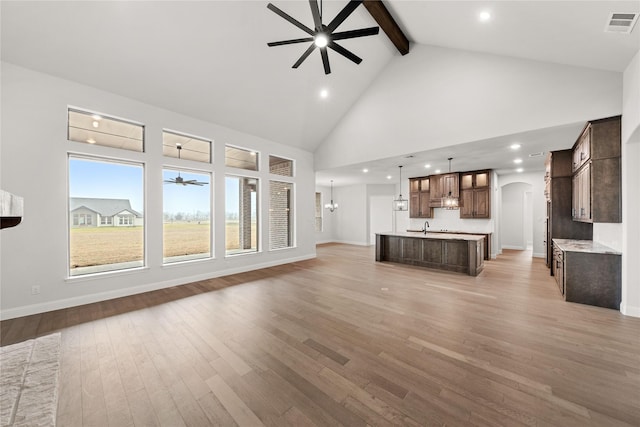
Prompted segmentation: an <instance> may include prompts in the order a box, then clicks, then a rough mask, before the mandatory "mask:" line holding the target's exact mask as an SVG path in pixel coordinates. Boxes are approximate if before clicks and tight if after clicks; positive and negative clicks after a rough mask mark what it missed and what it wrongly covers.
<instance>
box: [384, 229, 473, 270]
mask: <svg viewBox="0 0 640 427" xmlns="http://www.w3.org/2000/svg"><path fill="white" fill-rule="evenodd" d="M376 261H389V262H398V263H402V264H410V265H416V266H421V267H429V268H437V269H440V270H448V271H456V272H458V273H466V274H468V275H470V276H477V275H478V274H479V273H480V272H481V271H482V269H483V268H484V238H480V239H477V238H471V237H470V238H469V240H463V239H460V240H458V239H444V238H442V239H439V238H437V237H410V236H407V237H405V236H394V235H384V234H377V235H376Z"/></svg>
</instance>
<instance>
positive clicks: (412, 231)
mask: <svg viewBox="0 0 640 427" xmlns="http://www.w3.org/2000/svg"><path fill="white" fill-rule="evenodd" d="M407 231H408V232H410V233H422V232H423V231H422V230H413V229H407ZM427 233H439V234H440V233H442V234H444V233H452V234H477V235H480V234H493V232H492V231H487V232H484V231H462V230H442V229H440V230H436V229H435V228H434V229H428V230H427Z"/></svg>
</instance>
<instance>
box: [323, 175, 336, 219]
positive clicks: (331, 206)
mask: <svg viewBox="0 0 640 427" xmlns="http://www.w3.org/2000/svg"><path fill="white" fill-rule="evenodd" d="M324 207H325V208H326V209H329V212H333V211H335V210H336V209H338V204H337V203H334V202H333V180H331V203H327V204H326V205H324Z"/></svg>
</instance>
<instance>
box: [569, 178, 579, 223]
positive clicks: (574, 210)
mask: <svg viewBox="0 0 640 427" xmlns="http://www.w3.org/2000/svg"><path fill="white" fill-rule="evenodd" d="M579 181H580V174H579V173H578V174H575V175H574V176H573V178H571V218H572V219H574V220H576V219H578V218H579V212H580V197H579V196H580V191H581V188H580V182H579Z"/></svg>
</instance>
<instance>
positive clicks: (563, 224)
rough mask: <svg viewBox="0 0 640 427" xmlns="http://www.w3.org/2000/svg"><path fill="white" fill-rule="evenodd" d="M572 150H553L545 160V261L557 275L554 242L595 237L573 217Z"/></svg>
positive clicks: (584, 225) (585, 225) (591, 228)
mask: <svg viewBox="0 0 640 427" xmlns="http://www.w3.org/2000/svg"><path fill="white" fill-rule="evenodd" d="M572 156H573V153H572V151H571V150H559V151H551V152H550V153H549V154H548V155H547V158H546V161H545V168H546V171H545V177H544V179H545V197H546V199H547V232H546V236H545V240H544V243H545V246H546V261H547V266H548V267H551V275H554V274H555V269H554V264H553V262H552V261H553V244H552V240H551V239H579V240H591V239H592V238H593V225H592V224H587V223H581V222H576V221H572V218H571V209H572V207H571V205H572V197H571V193H572V190H571V181H572Z"/></svg>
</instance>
